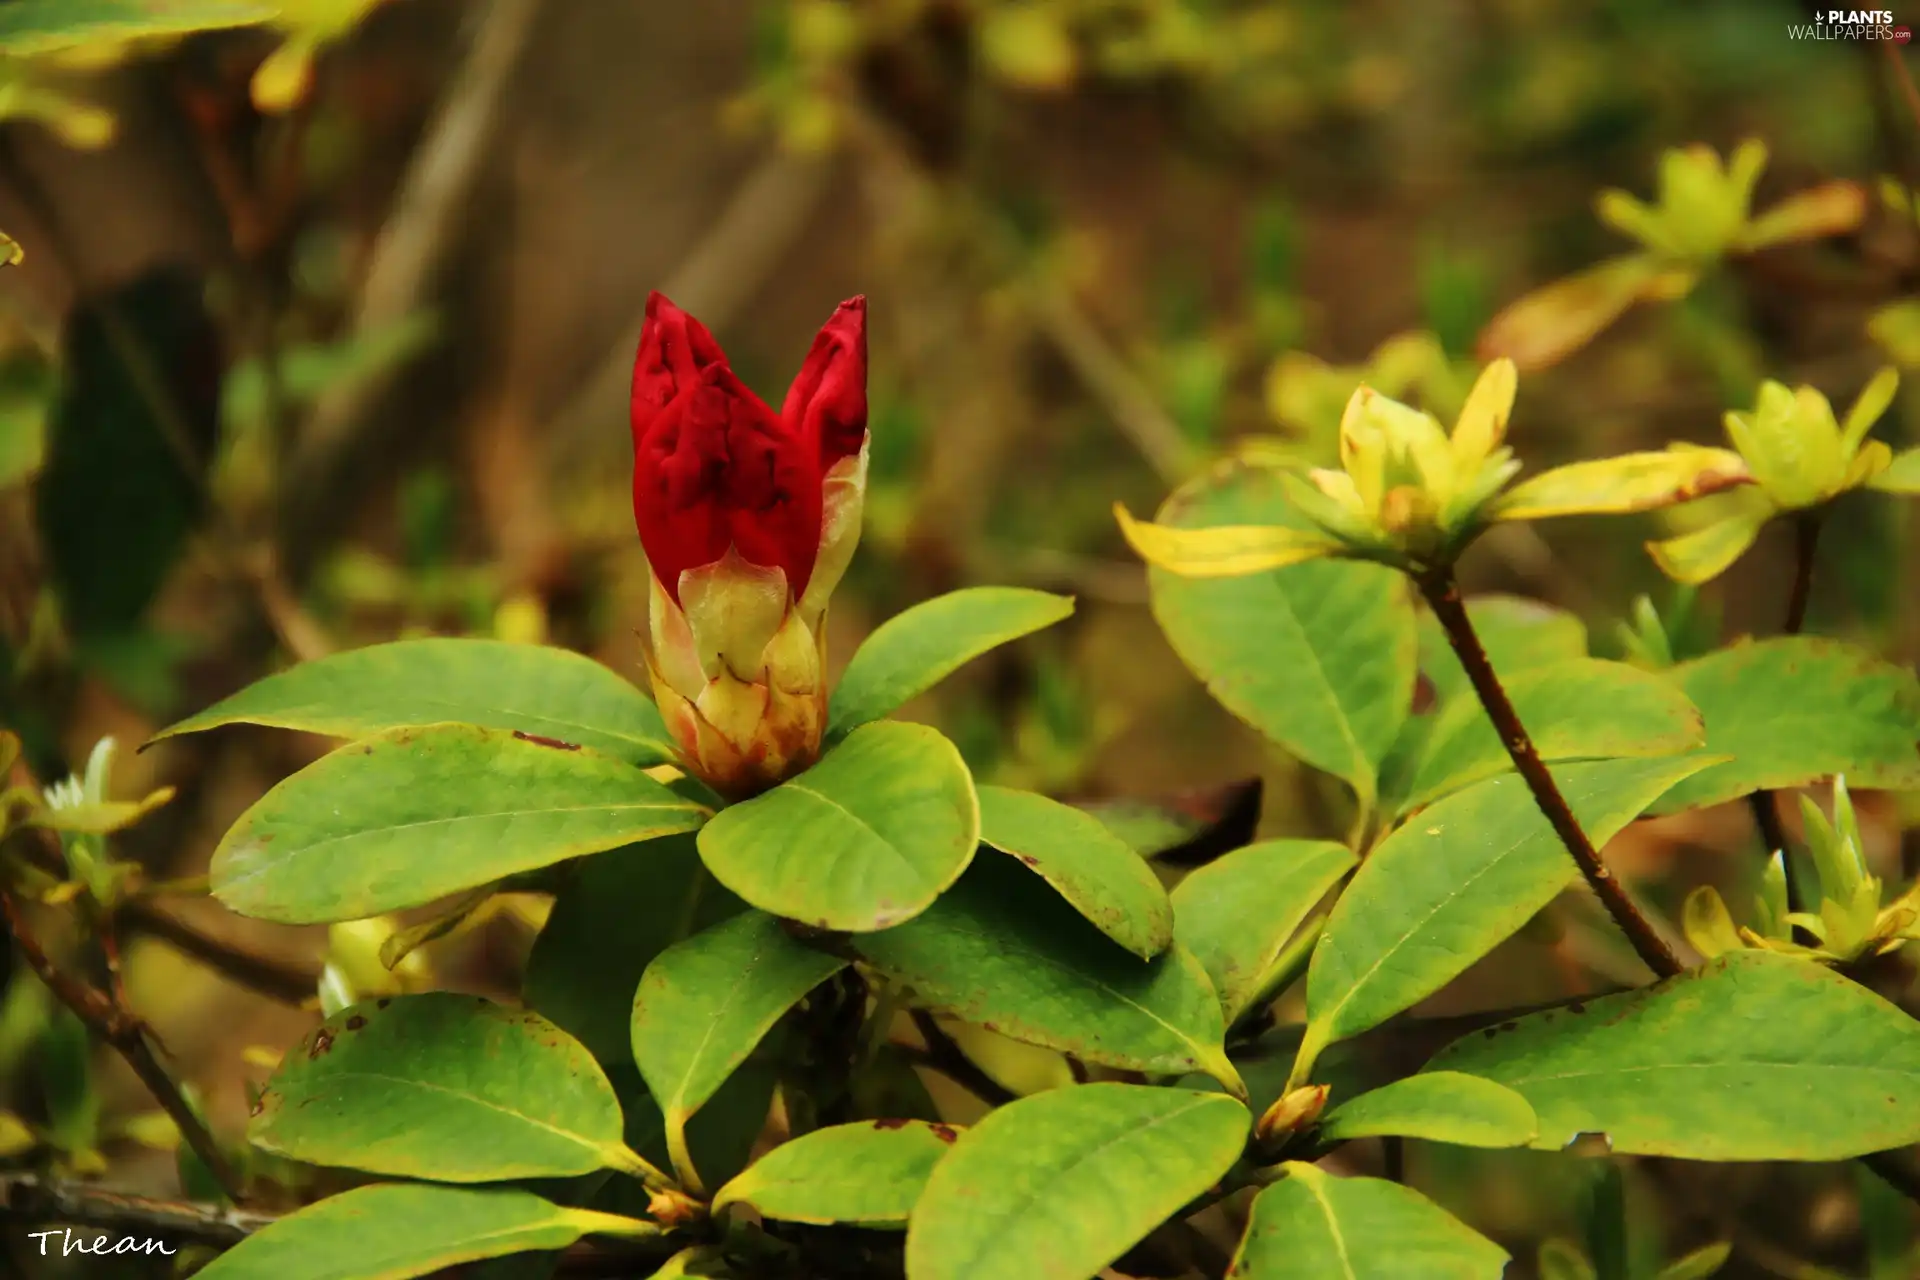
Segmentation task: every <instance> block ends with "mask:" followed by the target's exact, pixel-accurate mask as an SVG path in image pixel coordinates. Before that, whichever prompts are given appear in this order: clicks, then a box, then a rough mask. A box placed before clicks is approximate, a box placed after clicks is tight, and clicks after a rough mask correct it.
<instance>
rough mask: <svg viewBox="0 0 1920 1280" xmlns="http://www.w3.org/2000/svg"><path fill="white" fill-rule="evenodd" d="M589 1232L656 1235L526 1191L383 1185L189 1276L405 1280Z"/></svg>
mask: <svg viewBox="0 0 1920 1280" xmlns="http://www.w3.org/2000/svg"><path fill="white" fill-rule="evenodd" d="M588 1234H599V1235H612V1236H628V1237H650V1236H657V1235H659V1234H660V1228H659V1227H657V1226H655V1225H654V1224H653V1223H651V1222H642V1221H640V1220H639V1219H637V1218H622V1217H617V1216H615V1215H614V1214H610V1213H595V1212H594V1211H593V1210H591V1209H563V1208H561V1207H560V1206H559V1205H556V1204H553V1203H552V1202H550V1201H547V1200H542V1199H541V1198H540V1197H539V1196H536V1195H534V1194H532V1193H531V1192H527V1191H495V1190H489V1191H480V1190H475V1189H473V1188H469V1187H436V1186H432V1185H429V1184H410V1183H398V1182H395V1183H380V1184H377V1185H374V1186H370V1187H355V1188H354V1189H353V1190H351V1191H346V1192H342V1193H341V1194H340V1195H337V1196H328V1197H327V1198H326V1199H325V1200H319V1201H316V1202H314V1203H313V1204H310V1205H308V1206H307V1207H306V1208H304V1209H302V1210H300V1211H299V1212H298V1213H293V1214H289V1215H288V1216H287V1217H284V1218H282V1219H280V1220H279V1221H278V1222H276V1223H274V1224H273V1225H271V1226H269V1227H266V1228H264V1229H262V1230H260V1231H258V1232H255V1233H254V1234H253V1235H250V1236H248V1237H247V1238H246V1239H245V1240H242V1241H241V1242H240V1243H239V1244H237V1245H235V1246H234V1247H233V1248H231V1249H229V1250H227V1252H225V1253H223V1254H221V1255H220V1256H219V1257H218V1258H215V1259H214V1260H213V1261H212V1262H211V1263H209V1264H207V1267H206V1269H205V1270H203V1271H200V1272H197V1273H196V1274H197V1275H198V1276H199V1277H200V1280H259V1278H260V1277H262V1276H272V1277H273V1280H348V1278H349V1277H351V1280H410V1278H411V1277H413V1276H424V1275H427V1274H429V1273H432V1272H437V1271H440V1270H442V1269H444V1268H446V1267H452V1266H457V1265H458V1264H460V1263H462V1262H474V1261H477V1260H478V1259H481V1258H497V1257H500V1256H501V1255H503V1254H509V1253H522V1252H525V1251H528V1250H536V1249H538V1250H558V1249H565V1248H566V1247H567V1246H569V1245H571V1244H573V1243H574V1242H575V1241H577V1240H578V1239H580V1237H581V1236H584V1235H588Z"/></svg>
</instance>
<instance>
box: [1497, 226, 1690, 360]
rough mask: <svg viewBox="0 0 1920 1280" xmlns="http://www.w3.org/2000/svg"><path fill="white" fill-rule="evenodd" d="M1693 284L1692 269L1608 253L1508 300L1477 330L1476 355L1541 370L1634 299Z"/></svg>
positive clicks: (1672, 292) (1677, 290) (1610, 320)
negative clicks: (1678, 269)
mask: <svg viewBox="0 0 1920 1280" xmlns="http://www.w3.org/2000/svg"><path fill="white" fill-rule="evenodd" d="M1692 283H1693V277H1692V274H1691V273H1688V272H1676V271H1674V270H1673V269H1672V268H1669V267H1666V266H1664V265H1662V263H1661V262H1660V261H1659V260H1658V259H1657V258H1655V257H1653V256H1652V255H1650V254H1644V253H1634V254H1628V255H1626V256H1624V257H1619V258H1610V259H1608V260H1607V261H1605V262H1602V263H1600V264H1599V265H1598V266H1594V267H1589V268H1588V269H1587V270H1585V271H1581V272H1578V273H1576V274H1574V275H1570V276H1567V277H1566V278H1565V279H1562V280H1556V281H1554V282H1553V283H1552V284H1549V285H1546V286H1544V287H1542V288H1539V289H1535V290H1534V291H1533V292H1532V293H1529V294H1526V295H1524V296H1522V297H1521V298H1519V299H1517V300H1516V301H1514V302H1512V303H1510V304H1508V306H1507V307H1506V308H1505V309H1504V310H1502V311H1501V312H1500V314H1498V315H1496V316H1495V317H1494V318H1493V319H1492V320H1491V321H1489V322H1488V324H1487V327H1486V328H1485V329H1483V330H1482V331H1481V333H1480V342H1479V355H1480V358H1481V359H1482V360H1493V359H1496V358H1497V357H1500V356H1506V357H1508V358H1509V359H1511V360H1512V361H1513V362H1514V364H1515V365H1517V366H1518V367H1519V368H1520V369H1522V370H1529V369H1544V368H1546V367H1547V366H1548V365H1551V364H1557V363H1559V362H1560V361H1561V360H1564V359H1566V358H1567V357H1568V356H1570V355H1572V354H1573V353H1574V352H1576V351H1578V350H1579V349H1580V348H1582V347H1584V346H1586V345H1587V343H1589V342H1591V341H1593V339H1594V338H1595V337H1596V336H1597V335H1598V334H1599V333H1600V331H1601V330H1603V329H1605V328H1606V327H1607V326H1608V325H1610V324H1612V323H1613V322H1614V321H1615V320H1618V319H1619V318H1620V317H1621V316H1622V315H1624V314H1625V313H1626V310H1627V308H1628V307H1631V306H1632V305H1633V304H1634V303H1636V302H1638V301H1640V300H1642V299H1643V298H1652V297H1673V296H1677V295H1679V294H1683V293H1685V292H1686V288H1687V287H1691V285H1692Z"/></svg>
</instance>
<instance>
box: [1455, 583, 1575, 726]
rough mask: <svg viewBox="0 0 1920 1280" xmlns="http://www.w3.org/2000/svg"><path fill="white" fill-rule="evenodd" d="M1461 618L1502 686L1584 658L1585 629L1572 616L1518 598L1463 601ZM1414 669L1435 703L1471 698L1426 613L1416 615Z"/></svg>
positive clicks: (1461, 672)
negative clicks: (1417, 650) (1422, 676)
mask: <svg viewBox="0 0 1920 1280" xmlns="http://www.w3.org/2000/svg"><path fill="white" fill-rule="evenodd" d="M1467 618H1468V620H1469V621H1471V622H1472V623H1473V629H1474V632H1475V633H1476V634H1478V635H1479V637H1480V644H1481V647H1482V648H1484V649H1485V650H1486V651H1487V659H1488V661H1490V662H1492V663H1493V669H1494V671H1495V672H1496V673H1498V674H1499V676H1500V678H1501V680H1502V681H1508V680H1512V679H1514V678H1515V677H1517V676H1519V675H1520V674H1521V673H1522V672H1526V671H1531V670H1534V669H1535V668H1538V667H1545V666H1551V665H1553V664H1555V663H1558V662H1564V661H1566V660H1568V659H1570V658H1584V657H1586V656H1587V626H1586V624H1585V623H1584V622H1582V621H1580V619H1579V617H1578V616H1577V615H1575V614H1571V613H1568V612H1567V611H1566V610H1564V609H1556V608H1554V607H1552V606H1551V605H1545V604H1541V603H1540V602H1539V601H1537V600H1528V599H1526V598H1524V597H1522V596H1505V595H1480V596H1470V597H1469V598H1468V599H1467ZM1420 669H1421V670H1422V671H1423V672H1425V673H1426V676H1427V679H1428V680H1429V681H1431V682H1432V684H1433V690H1434V697H1435V700H1436V701H1438V702H1441V703H1446V702H1448V701H1450V700H1451V699H1453V698H1456V697H1469V698H1470V697H1472V696H1473V685H1472V684H1471V682H1469V681H1468V679H1467V672H1466V669H1465V668H1464V667H1462V666H1461V665H1460V659H1458V658H1456V657H1454V656H1453V646H1452V645H1451V644H1449V643H1447V633H1446V632H1445V631H1442V630H1441V629H1440V623H1439V621H1438V620H1437V619H1436V618H1435V617H1434V616H1433V614H1432V613H1431V612H1429V611H1426V610H1422V611H1421V614H1420Z"/></svg>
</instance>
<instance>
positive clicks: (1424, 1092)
mask: <svg viewBox="0 0 1920 1280" xmlns="http://www.w3.org/2000/svg"><path fill="white" fill-rule="evenodd" d="M1489 1086H1491V1087H1489ZM1538 1132H1539V1124H1538V1122H1537V1121H1535V1119H1534V1116H1533V1108H1532V1107H1531V1106H1529V1105H1527V1100H1526V1099H1525V1098H1523V1097H1521V1096H1520V1095H1519V1094H1517V1093H1515V1092H1514V1091H1513V1090H1511V1089H1508V1088H1506V1087H1504V1086H1502V1085H1497V1084H1494V1083H1493V1081H1491V1080H1482V1079H1479V1078H1478V1077H1476V1076H1465V1075H1461V1074H1460V1073H1458V1072H1456V1071H1430V1072H1427V1073H1425V1074H1424V1075H1417V1076H1409V1077H1407V1078H1406V1079H1405V1080H1396V1081H1394V1082H1393V1083H1392V1084H1389V1085H1382V1086H1381V1087H1380V1088H1378V1089H1374V1090H1372V1091H1371V1092H1368V1093H1363V1094H1361V1095H1360V1096H1359V1097H1357V1098H1353V1099H1350V1100H1348V1101H1347V1102H1343V1103H1341V1104H1340V1105H1339V1106H1337V1107H1335V1108H1333V1110H1331V1111H1329V1112H1327V1114H1326V1115H1325V1116H1323V1117H1321V1120H1320V1136H1321V1137H1322V1138H1323V1139H1325V1140H1326V1141H1328V1142H1345V1141H1347V1140H1349V1139H1353V1138H1378V1137H1381V1136H1384V1135H1387V1134H1396V1135H1399V1136H1400V1137H1405V1138H1424V1139H1426V1140H1427V1141H1429V1142H1450V1143H1453V1144H1454V1145H1455V1146H1460V1147H1524V1146H1526V1145H1527V1144H1528V1143H1529V1142H1532V1141H1533V1139H1534V1137H1535V1136H1536V1135H1537V1134H1538Z"/></svg>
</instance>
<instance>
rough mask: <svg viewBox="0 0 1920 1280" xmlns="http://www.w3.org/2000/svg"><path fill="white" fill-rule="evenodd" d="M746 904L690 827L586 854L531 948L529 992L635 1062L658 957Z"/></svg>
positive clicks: (575, 1030) (591, 1042)
mask: <svg viewBox="0 0 1920 1280" xmlns="http://www.w3.org/2000/svg"><path fill="white" fill-rule="evenodd" d="M745 909H746V904H745V903H743V902H741V901H740V899H739V898H737V897H735V896H734V895H733V894H731V893H729V892H727V890H726V889H724V888H722V887H721V886H720V885H719V884H718V883H717V882H716V881H715V880H714V878H713V877H712V876H711V875H710V874H708V872H707V869H706V867H705V866H703V865H702V864H701V862H700V854H699V851H698V850H697V849H695V847H694V841H693V837H692V836H690V835H677V836H668V837H666V838H665V839H662V840H650V841H648V842H647V843H646V844H636V845H627V846H626V847H624V848H620V849H612V850H609V851H608V852H606V853H600V854H595V855H594V856H593V857H591V858H584V859H582V860H581V861H580V862H579V863H578V864H577V866H576V867H575V869H574V872H573V877H572V879H570V880H569V881H568V882H567V883H566V885H565V886H563V887H562V888H561V890H560V892H559V893H558V894H557V895H556V896H555V897H554V900H553V911H552V913H551V914H549V915H548V916H547V922H546V924H545V925H544V926H543V927H542V928H541V930H540V936H539V937H538V938H535V939H534V942H533V950H532V952H531V954H529V955H528V956H527V970H526V976H525V978H523V979H522V981H521V992H520V993H521V997H522V998H523V999H525V1000H526V1002H527V1003H528V1004H529V1005H531V1006H532V1007H533V1008H535V1009H537V1010H539V1011H540V1012H541V1013H542V1014H544V1015H545V1016H547V1017H549V1018H551V1019H553V1021H554V1022H555V1023H556V1024H558V1025H559V1026H560V1027H561V1028H562V1029H563V1030H564V1031H566V1032H567V1034H569V1035H571V1036H573V1037H575V1038H576V1039H578V1040H579V1041H580V1042H581V1043H582V1044H584V1045H586V1046H587V1048H588V1049H591V1050H592V1051H593V1056H594V1057H595V1058H596V1059H598V1060H599V1061H601V1062H602V1063H609V1064H611V1063H616V1062H631V1061H633V1030H632V1024H633V992H634V990H635V988H637V987H638V986H639V985H640V976H641V975H642V974H644V973H645V972H646V971H647V966H648V965H649V964H651V963H653V960H654V957H656V956H658V955H659V954H660V953H661V952H662V951H665V950H666V949H667V948H668V947H670V946H672V945H673V944H674V943H676V942H678V941H680V940H681V939H682V938H686V937H690V936H691V935H693V934H696V933H698V932H700V931H701V930H702V929H705V928H706V927H707V926H708V925H712V924H717V923H719V922H720V921H722V920H725V919H727V918H728V917H729V916H733V915H737V914H738V913H739V912H741V911H743V910H745Z"/></svg>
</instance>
